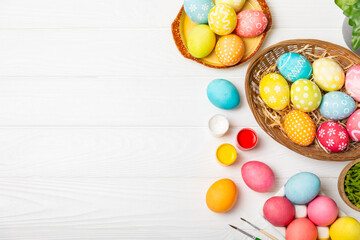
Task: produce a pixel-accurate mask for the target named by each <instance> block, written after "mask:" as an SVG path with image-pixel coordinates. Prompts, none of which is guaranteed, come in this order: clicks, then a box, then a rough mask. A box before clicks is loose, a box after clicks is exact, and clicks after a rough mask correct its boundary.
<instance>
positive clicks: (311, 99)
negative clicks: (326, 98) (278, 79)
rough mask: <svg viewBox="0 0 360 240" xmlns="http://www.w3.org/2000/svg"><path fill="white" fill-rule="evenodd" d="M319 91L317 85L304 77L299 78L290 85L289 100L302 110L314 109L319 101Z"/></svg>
mask: <svg viewBox="0 0 360 240" xmlns="http://www.w3.org/2000/svg"><path fill="white" fill-rule="evenodd" d="M321 98H322V96H321V91H320V89H319V87H318V86H317V85H316V84H315V83H313V82H311V81H310V80H306V79H299V80H297V81H296V82H294V83H293V84H292V85H291V102H292V104H293V105H294V106H295V107H296V108H297V109H299V110H301V111H303V112H312V111H314V110H316V109H317V108H318V107H319V106H320V103H321Z"/></svg>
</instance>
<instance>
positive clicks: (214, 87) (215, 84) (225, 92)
mask: <svg viewBox="0 0 360 240" xmlns="http://www.w3.org/2000/svg"><path fill="white" fill-rule="evenodd" d="M207 96H208V98H209V100H210V102H211V103H212V104H214V106H216V107H218V108H221V109H233V108H236V107H237V106H238V105H239V103H240V95H239V92H238V91H237V89H236V87H235V86H234V85H233V84H232V83H231V82H229V81H228V80H225V79H215V80H213V81H212V82H210V83H209V85H208V87H207Z"/></svg>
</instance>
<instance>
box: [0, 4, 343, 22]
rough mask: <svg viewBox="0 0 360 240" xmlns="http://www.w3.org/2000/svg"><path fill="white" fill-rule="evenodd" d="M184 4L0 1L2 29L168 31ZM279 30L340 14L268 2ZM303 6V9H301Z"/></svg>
mask: <svg viewBox="0 0 360 240" xmlns="http://www.w3.org/2000/svg"><path fill="white" fill-rule="evenodd" d="M182 3H183V0H171V1H169V0H152V1H146V0H132V1H126V0H62V1H47V0H33V1H31V2H29V1H27V0H11V1H1V7H2V8H1V9H0V28H89V27H91V28H163V27H165V28H168V27H169V26H170V23H171V22H172V21H173V20H174V18H175V16H176V14H177V12H178V11H179V9H180V7H181V5H182ZM267 3H268V5H269V7H270V10H271V13H272V16H273V18H274V24H275V26H277V27H280V28H304V27H306V28H334V27H341V23H342V20H343V19H344V17H343V15H342V12H341V10H340V9H339V8H338V7H337V6H336V5H335V4H334V3H333V2H330V1H328V0H318V1H312V0H303V1H301V3H299V4H296V3H295V2H293V1H288V0H272V1H271V0H270V1H269V0H268V1H267ZM299 5H300V6H299Z"/></svg>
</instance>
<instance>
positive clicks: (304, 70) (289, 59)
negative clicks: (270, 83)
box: [277, 53, 312, 82]
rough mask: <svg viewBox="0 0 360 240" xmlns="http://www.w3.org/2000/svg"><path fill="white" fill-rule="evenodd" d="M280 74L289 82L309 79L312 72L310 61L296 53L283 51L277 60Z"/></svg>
mask: <svg viewBox="0 0 360 240" xmlns="http://www.w3.org/2000/svg"><path fill="white" fill-rule="evenodd" d="M277 67H278V69H279V71H280V74H281V75H282V76H283V77H284V78H286V79H287V80H288V81H290V82H295V81H296V80H299V79H309V78H310V76H311V74H312V67H311V64H310V62H309V61H308V60H307V59H306V58H305V57H304V56H302V55H300V54H298V53H284V54H282V55H281V56H280V57H279V59H278V60H277Z"/></svg>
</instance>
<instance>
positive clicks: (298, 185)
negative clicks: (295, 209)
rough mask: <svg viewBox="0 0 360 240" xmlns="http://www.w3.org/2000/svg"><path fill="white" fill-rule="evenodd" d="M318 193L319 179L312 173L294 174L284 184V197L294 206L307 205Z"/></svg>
mask: <svg viewBox="0 0 360 240" xmlns="http://www.w3.org/2000/svg"><path fill="white" fill-rule="evenodd" d="M319 191H320V179H319V177H318V176H316V175H315V174H313V173H309V172H301V173H298V174H295V175H294V176H292V177H291V178H289V180H288V181H287V182H286V184H285V196H286V198H287V199H289V200H290V202H292V203H294V204H307V203H309V202H310V201H312V200H313V199H314V198H315V197H316V196H317V195H318V194H319Z"/></svg>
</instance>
